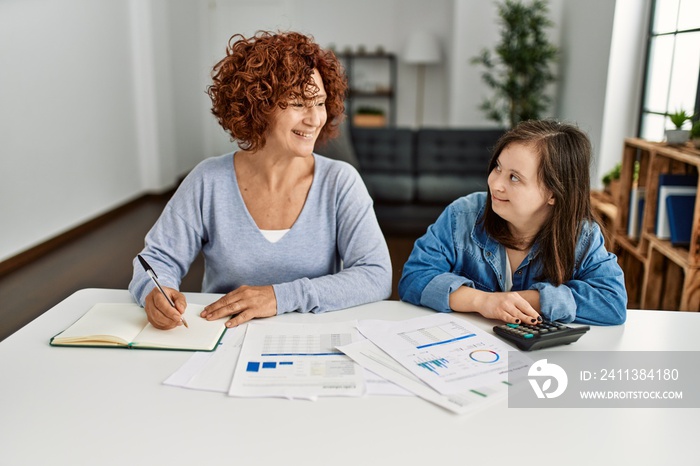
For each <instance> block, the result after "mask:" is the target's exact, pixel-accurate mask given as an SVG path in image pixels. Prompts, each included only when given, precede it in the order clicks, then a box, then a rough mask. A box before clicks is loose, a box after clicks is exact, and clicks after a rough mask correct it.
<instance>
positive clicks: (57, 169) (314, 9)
mask: <svg viewBox="0 0 700 466" xmlns="http://www.w3.org/2000/svg"><path fill="white" fill-rule="evenodd" d="M647 1H648V0H644V1H643V2H639V1H638V0H617V2H615V1H611V0H590V1H587V2H580V1H578V0H550V5H551V10H552V16H553V18H554V19H555V21H557V22H558V25H557V27H556V28H555V29H554V31H553V33H552V34H553V36H554V37H555V38H556V39H557V41H560V45H561V47H562V49H563V53H564V60H563V61H562V63H560V66H559V68H560V72H561V73H560V75H561V77H562V84H561V85H560V86H559V87H558V88H557V89H556V92H557V97H558V100H557V102H558V103H557V105H556V107H555V108H554V109H553V110H552V112H553V116H556V117H559V118H566V119H569V120H572V121H576V122H578V123H579V124H580V125H581V126H583V127H584V128H585V129H587V130H588V131H589V132H590V134H591V137H592V139H593V140H594V141H593V142H594V146H595V147H596V148H600V147H602V146H603V144H602V142H601V141H602V138H603V136H604V134H607V133H605V132H604V128H607V125H608V120H610V121H612V120H613V119H615V118H619V117H620V115H621V114H624V112H627V111H629V109H630V108H632V107H633V106H634V105H633V104H634V102H635V96H634V95H633V94H634V92H636V91H634V92H633V91H630V93H629V98H627V100H626V101H625V103H624V104H623V105H614V106H613V104H611V106H610V107H608V106H606V97H607V95H606V89H607V88H609V87H612V86H617V87H618V88H619V87H624V85H625V84H624V83H623V84H620V80H627V79H629V78H630V76H631V75H632V76H633V75H634V73H630V71H629V69H628V68H626V69H627V72H626V73H625V72H624V71H620V70H618V71H617V72H616V73H617V74H613V73H612V72H611V71H610V70H609V63H610V59H609V57H610V50H611V43H612V41H613V34H612V30H613V29H612V28H613V24H614V23H613V13H616V12H617V14H620V13H619V12H618V11H617V10H620V9H626V8H634V7H635V4H636V3H646V2H647ZM635 11H636V10H635ZM495 15H496V9H495V6H494V4H493V2H490V1H486V0H433V1H430V2H428V1H423V0H404V1H402V0H355V1H352V2H349V1H346V0H265V1H252V0H104V1H99V2H95V1H93V0H4V1H2V2H0V199H1V200H2V202H1V204H0V218H2V222H3V226H5V225H10V226H11V227H10V228H8V227H5V228H3V229H2V234H1V236H0V260H4V259H6V258H8V257H11V256H13V255H15V254H17V253H19V252H21V251H22V250H24V249H27V248H29V247H32V246H34V245H36V244H37V243H39V242H42V241H45V240H47V239H49V238H50V237H52V236H55V235H56V234H59V233H61V232H62V231H65V230H67V229H70V228H72V227H74V226H76V225H78V224H80V223H82V222H84V221H86V220H88V219H90V218H93V217H94V216H96V215H98V214H100V213H102V212H105V211H108V210H110V209H112V208H114V207H116V206H118V205H120V204H121V203H123V202H125V201H128V200H130V199H132V198H135V197H138V196H139V195H142V194H143V193H145V192H148V191H160V190H163V189H165V188H168V187H169V186H172V185H173V183H174V182H175V181H176V179H177V177H178V176H180V175H181V174H183V173H185V172H187V171H188V170H189V169H190V168H192V167H193V166H194V165H195V164H196V163H197V162H199V161H200V160H202V159H203V158H205V157H209V156H212V155H217V154H220V153H223V152H226V151H230V150H232V149H233V145H232V143H231V142H230V140H229V137H228V136H227V135H226V133H224V132H223V130H221V129H220V128H219V127H218V125H217V124H216V121H215V120H214V118H213V116H212V115H211V113H210V111H209V106H210V103H209V99H208V97H207V96H206V94H205V89H206V85H207V84H208V82H209V70H210V68H211V66H212V65H213V64H214V63H215V62H216V61H218V59H220V58H221V57H222V56H223V54H224V50H225V46H226V41H227V40H228V38H229V37H230V36H231V35H232V34H233V33H235V32H241V33H244V34H252V33H253V32H255V31H256V30H259V29H273V30H274V29H297V30H300V31H302V32H307V33H310V34H312V35H314V37H315V38H316V40H317V41H318V42H319V43H320V44H321V45H324V46H328V45H330V44H334V45H335V46H336V48H338V49H339V50H342V49H344V48H345V47H347V46H349V47H352V48H353V49H356V48H357V47H358V46H359V45H364V46H365V47H366V48H367V49H368V50H370V51H371V50H374V49H375V48H376V47H377V46H379V45H381V46H382V47H383V48H384V49H385V50H387V51H390V52H394V53H396V54H398V55H399V57H401V56H402V53H403V46H404V44H405V42H406V40H407V38H408V36H409V34H410V32H411V31H413V30H414V29H416V28H423V29H426V30H428V31H429V32H432V33H434V34H436V35H437V36H438V37H439V39H440V40H441V41H442V43H443V46H444V58H445V60H444V61H443V63H442V64H440V65H437V66H431V67H428V69H427V75H426V78H427V79H426V83H427V87H426V94H425V109H424V111H425V116H424V121H425V125H426V126H451V127H465V126H470V127H475V126H492V125H493V124H492V123H490V122H488V121H487V120H485V119H484V117H483V115H482V114H481V113H480V111H479V110H478V104H479V102H480V101H481V99H482V97H483V95H484V94H485V93H487V92H488V89H486V88H485V85H484V84H483V83H482V82H481V79H480V77H479V71H478V70H477V69H476V68H475V67H474V66H472V65H470V64H469V59H470V58H471V57H472V56H474V55H476V54H477V53H478V51H479V50H480V49H481V48H483V47H492V46H493V44H494V43H495V42H496V41H497V40H498V29H497V26H496V16H495ZM632 16H639V15H632ZM616 24H617V23H616ZM628 29H629V28H628ZM642 29H643V28H642ZM626 35H627V36H630V34H629V33H627V34H626ZM630 44H631V45H630ZM625 47H626V48H620V50H626V52H620V54H621V55H624V53H630V50H632V51H633V50H634V49H635V47H636V48H637V49H638V50H641V49H642V48H641V45H639V44H634V43H633V41H632V42H629V43H628V45H627V46H625ZM625 63H630V62H625ZM635 63H636V62H635ZM633 65H634V63H631V64H629V65H628V67H629V66H633ZM398 71H399V76H398V97H397V107H398V124H399V125H400V126H413V124H414V122H415V113H414V112H415V108H416V105H415V104H416V102H415V98H416V87H415V86H416V69H415V67H413V66H409V65H406V64H404V63H403V62H402V61H399V67H398ZM635 72H636V71H635ZM616 92H617V91H616ZM637 95H638V92H637ZM611 107H612V108H611ZM613 110H615V111H613ZM627 130H628V129H627V128H625V131H627ZM625 135H630V134H624V135H621V136H619V137H618V136H609V137H607V138H606V141H607V142H606V145H609V147H614V146H615V144H618V147H621V144H622V137H624V136H625ZM619 156H620V154H619V153H618V151H617V150H610V151H609V154H608V155H607V157H610V158H615V160H614V161H608V160H606V161H605V166H607V165H610V164H614V162H616V161H617V160H619ZM602 166H603V164H601V167H602ZM595 170H596V168H595V167H594V171H595Z"/></svg>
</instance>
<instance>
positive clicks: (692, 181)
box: [656, 173, 698, 240]
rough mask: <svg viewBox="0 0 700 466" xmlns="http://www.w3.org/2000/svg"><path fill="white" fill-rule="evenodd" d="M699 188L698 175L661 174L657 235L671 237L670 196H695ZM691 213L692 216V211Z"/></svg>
mask: <svg viewBox="0 0 700 466" xmlns="http://www.w3.org/2000/svg"><path fill="white" fill-rule="evenodd" d="M697 189H698V177H697V175H672V174H666V173H663V174H661V175H659V198H658V201H657V204H656V236H657V237H658V238H659V239H663V240H668V239H671V229H670V227H669V221H668V212H667V202H666V199H667V198H668V196H692V197H695V196H696V194H697ZM689 215H691V217H692V213H690V214H689Z"/></svg>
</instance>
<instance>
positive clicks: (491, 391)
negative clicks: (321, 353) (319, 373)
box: [338, 340, 529, 414]
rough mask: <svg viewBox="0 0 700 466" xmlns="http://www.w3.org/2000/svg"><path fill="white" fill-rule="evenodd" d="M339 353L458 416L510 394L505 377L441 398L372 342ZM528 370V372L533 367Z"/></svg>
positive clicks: (347, 347) (346, 348) (357, 343)
mask: <svg viewBox="0 0 700 466" xmlns="http://www.w3.org/2000/svg"><path fill="white" fill-rule="evenodd" d="M338 349H339V350H341V351H342V352H343V353H345V354H347V355H348V356H350V357H351V358H352V359H353V360H354V361H355V362H356V363H358V364H360V365H361V366H362V367H364V368H365V369H369V370H371V371H372V372H374V373H376V374H378V375H380V376H381V377H384V378H385V379H387V380H389V381H391V382H394V383H395V384H396V385H399V386H401V387H403V388H405V389H406V390H409V391H411V392H413V393H415V394H416V395H418V396H419V397H421V398H423V399H424V400H427V401H430V402H432V403H435V404H436V405H438V406H441V407H443V408H445V409H448V410H450V411H453V412H455V413H457V414H465V413H468V412H475V411H477V410H480V409H482V408H484V407H486V406H490V405H491V404H493V403H494V402H496V401H498V400H501V399H503V398H505V397H506V396H507V394H508V387H509V384H508V381H507V377H504V378H503V380H501V381H500V382H496V383H493V384H489V385H485V386H474V387H472V388H470V389H469V390H466V391H464V392H462V393H456V394H453V395H441V394H440V393H438V392H436V391H435V390H433V389H432V388H431V387H430V386H428V385H427V384H426V383H425V382H423V381H422V380H420V379H419V378H418V377H416V376H415V375H413V374H411V372H409V371H408V369H406V368H405V367H403V366H402V365H401V364H399V363H398V362H396V360H395V359H393V358H391V357H390V356H389V355H388V354H386V353H385V352H384V351H382V350H381V349H380V348H379V347H378V346H377V345H375V344H374V343H372V342H371V341H369V340H361V341H358V342H356V343H351V344H349V345H345V346H340V347H338ZM524 367H525V369H526V368H527V367H529V366H528V365H525V366H524Z"/></svg>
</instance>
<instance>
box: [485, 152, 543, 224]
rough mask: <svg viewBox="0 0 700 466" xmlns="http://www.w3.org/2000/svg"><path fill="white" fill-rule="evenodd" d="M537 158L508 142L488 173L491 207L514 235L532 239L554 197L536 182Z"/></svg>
mask: <svg viewBox="0 0 700 466" xmlns="http://www.w3.org/2000/svg"><path fill="white" fill-rule="evenodd" d="M539 164H540V157H539V155H538V154H537V152H535V151H534V150H533V149H532V147H531V146H529V145H526V144H521V143H511V144H509V145H508V146H506V147H505V148H504V149H503V151H502V152H501V153H500V155H499V156H498V160H497V161H496V166H495V167H494V169H493V170H492V171H491V173H489V177H488V184H489V190H490V194H491V206H492V208H493V211H494V212H495V213H496V214H498V216H499V217H501V218H502V219H504V220H506V221H507V222H508V223H509V224H510V228H511V232H512V233H513V234H514V235H517V236H524V237H532V236H534V235H535V234H537V232H538V231H539V230H540V228H541V227H542V225H543V224H544V223H545V222H546V221H547V220H548V219H549V217H550V215H551V206H552V205H554V198H553V197H552V195H551V193H550V192H549V190H547V189H546V188H545V187H544V186H543V185H542V183H541V182H540V180H539V176H538V173H537V172H538V170H539Z"/></svg>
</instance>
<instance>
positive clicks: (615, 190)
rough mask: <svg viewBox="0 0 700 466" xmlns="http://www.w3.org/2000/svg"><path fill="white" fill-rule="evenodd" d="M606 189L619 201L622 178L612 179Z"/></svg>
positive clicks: (614, 199)
mask: <svg viewBox="0 0 700 466" xmlns="http://www.w3.org/2000/svg"><path fill="white" fill-rule="evenodd" d="M605 191H606V192H607V193H608V194H610V197H612V200H613V202H615V203H617V201H618V197H620V180H612V181H611V182H610V183H608V184H607V185H606V186H605Z"/></svg>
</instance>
